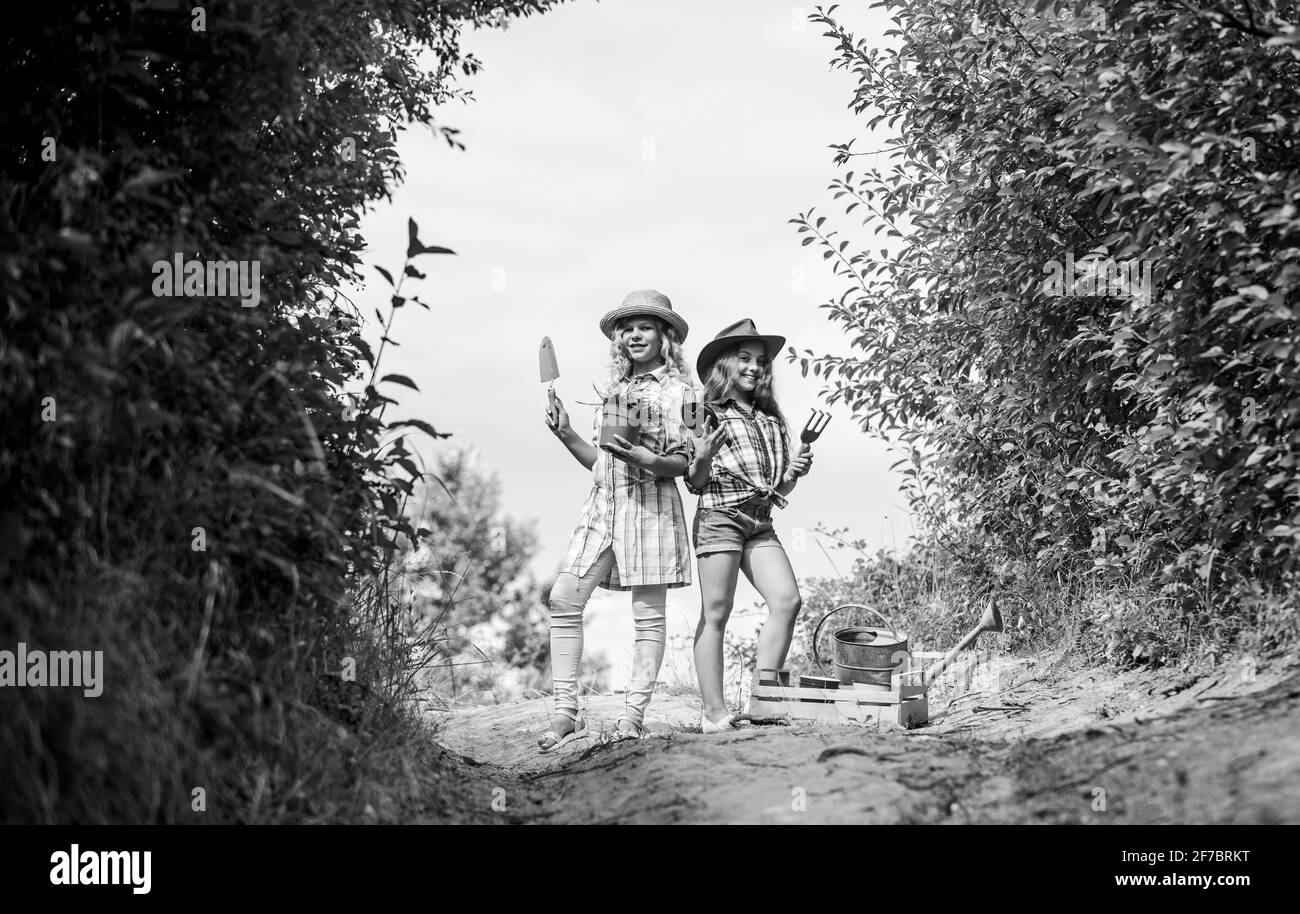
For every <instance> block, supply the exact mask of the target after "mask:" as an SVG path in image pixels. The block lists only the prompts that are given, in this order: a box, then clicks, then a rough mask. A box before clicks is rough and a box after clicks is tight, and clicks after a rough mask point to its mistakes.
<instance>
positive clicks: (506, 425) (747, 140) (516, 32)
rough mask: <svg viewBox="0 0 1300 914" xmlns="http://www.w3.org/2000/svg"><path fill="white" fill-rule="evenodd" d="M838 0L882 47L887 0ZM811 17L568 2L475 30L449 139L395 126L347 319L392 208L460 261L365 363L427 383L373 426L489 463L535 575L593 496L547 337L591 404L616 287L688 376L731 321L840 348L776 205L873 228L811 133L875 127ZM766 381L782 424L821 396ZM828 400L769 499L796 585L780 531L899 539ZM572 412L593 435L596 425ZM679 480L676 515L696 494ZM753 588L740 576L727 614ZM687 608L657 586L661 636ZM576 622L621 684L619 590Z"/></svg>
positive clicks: (402, 394)
mask: <svg viewBox="0 0 1300 914" xmlns="http://www.w3.org/2000/svg"><path fill="white" fill-rule="evenodd" d="M848 6H852V7H854V8H852V9H850V8H847V6H844V7H841V9H840V10H839V11H837V16H839V17H840V18H841V21H844V22H845V23H846V24H848V25H850V26H851V27H852V28H853V29H854V30H855V31H856V32H857V34H858V35H859V37H861V38H864V39H866V41H867V42H868V43H869V44H871V45H880V44H883V43H884V39H882V37H881V36H882V34H883V32H884V30H885V29H887V28H889V23H888V20H887V19H886V18H885V16H884V13H883V11H882V10H879V9H876V10H867V9H866V7H867V4H866V3H865V2H864V3H860V4H850V5H848ZM806 9H807V8H802V9H801V8H797V7H795V6H793V5H791V4H790V3H788V2H768V0H743V2H742V0H727V2H721V0H708V2H698V0H697V2H685V0H603V2H600V3H596V2H594V0H575V2H571V3H567V4H564V5H563V6H560V7H558V8H556V9H554V10H552V11H550V12H548V13H546V14H544V15H541V16H534V17H532V18H530V19H527V20H524V21H517V22H514V23H512V24H511V26H510V28H509V29H508V30H505V31H497V30H492V31H477V32H472V31H471V32H467V33H466V34H465V36H464V41H463V45H464V48H465V49H466V50H467V51H471V52H473V53H474V54H475V55H476V56H477V57H478V58H479V59H480V60H482V61H483V64H484V69H483V71H482V72H481V73H480V74H479V75H477V76H476V77H473V78H471V79H468V80H466V81H465V82H464V85H466V86H467V87H468V88H470V89H472V91H473V93H474V101H472V102H470V103H469V104H468V105H461V104H459V103H458V104H455V105H453V106H450V107H448V108H447V109H446V110H444V111H443V112H441V115H440V116H441V119H442V120H443V121H444V122H445V123H447V124H449V125H451V126H454V127H456V128H459V129H460V131H461V133H460V138H461V140H462V141H463V142H464V143H465V145H466V147H467V148H466V150H465V151H464V152H460V151H455V150H452V149H450V148H449V147H448V146H447V145H446V144H445V143H444V142H442V141H441V140H436V139H434V138H433V137H432V136H431V135H430V134H429V133H428V132H427V131H425V130H423V129H414V130H409V131H407V132H406V133H404V134H403V135H402V138H401V140H400V143H399V151H400V154H401V157H402V159H403V161H404V163H405V165H406V168H407V180H406V182H405V183H404V184H403V185H402V186H401V187H399V188H397V189H396V191H395V193H394V200H393V202H392V204H386V205H384V206H382V207H380V208H379V209H377V210H375V211H373V212H371V213H370V214H368V215H367V217H366V218H365V220H364V222H363V231H364V234H365V237H366V239H367V241H368V244H369V246H370V251H369V253H368V255H367V256H366V262H367V268H366V274H367V277H368V278H371V279H372V281H371V282H370V283H369V284H368V286H367V287H366V288H365V289H364V290H362V291H361V292H360V297H359V300H358V301H359V304H361V305H362V311H363V313H366V314H370V315H373V314H374V309H375V306H378V305H382V304H385V303H386V299H387V295H388V290H387V287H386V285H385V284H384V283H383V281H382V280H380V279H379V278H378V276H377V274H375V273H374V271H373V270H371V269H370V268H369V264H375V263H378V264H380V265H383V266H387V267H388V268H389V269H392V270H394V271H396V270H397V269H398V268H399V267H400V265H401V261H400V258H401V255H402V254H403V253H404V250H405V242H406V220H407V217H408V216H413V217H414V218H415V219H416V221H417V222H418V223H419V225H420V234H421V237H422V239H423V240H424V241H425V243H427V244H438V245H443V246H446V247H450V248H452V249H454V250H455V251H456V252H457V256H455V257H425V258H421V259H420V261H419V266H420V269H421V270H424V271H427V272H428V273H429V278H428V279H427V280H425V281H424V282H422V283H419V284H418V286H419V288H418V289H416V291H418V293H419V294H420V295H421V297H422V298H424V299H425V300H426V301H428V302H430V303H431V304H432V306H433V310H432V311H427V312H426V311H422V310H419V309H416V308H407V309H404V310H403V311H402V313H400V314H399V316H398V319H397V322H396V324H395V326H394V333H393V336H394V337H395V338H396V339H397V340H398V341H399V343H400V344H401V346H400V348H398V349H395V350H393V349H390V350H389V351H388V352H387V353H385V356H384V363H383V365H382V369H383V371H384V372H398V373H401V374H405V375H409V376H410V377H411V378H413V379H414V380H415V381H416V382H417V383H418V384H419V385H420V389H421V393H419V394H416V393H415V392H413V391H410V390H406V389H399V388H395V389H394V391H393V393H394V395H396V396H398V397H399V398H400V399H401V401H402V404H401V408H400V410H397V411H396V412H390V414H389V415H390V416H391V415H394V414H400V415H413V416H418V417H420V418H423V419H425V420H426V421H428V422H430V423H432V424H433V425H434V426H436V427H437V428H438V430H439V431H447V432H452V433H454V435H455V437H454V438H453V439H452V441H454V442H455V443H457V444H459V445H462V446H472V447H473V448H475V449H476V450H477V451H478V453H479V455H480V457H481V460H482V462H483V463H484V465H485V466H486V467H488V468H490V469H491V470H493V471H495V472H496V473H497V474H499V476H500V478H501V481H502V486H503V494H504V500H505V506H506V510H507V512H508V513H509V514H510V515H512V516H514V517H517V518H521V519H525V520H527V519H535V520H536V521H537V529H538V532H539V534H540V537H541V548H540V553H539V555H538V557H537V559H536V560H535V563H534V568H535V570H536V571H537V573H538V575H539V576H540V577H549V576H551V575H553V574H554V571H555V569H556V567H557V565H558V563H559V561H560V559H561V557H562V556H563V553H564V549H565V546H566V543H567V541H568V538H569V535H570V533H571V531H572V529H573V526H574V523H575V521H576V519H577V517H578V514H579V511H580V509H581V506H582V503H583V499H584V498H585V496H586V494H587V492H588V490H589V488H590V485H591V477H590V474H589V473H588V472H587V471H584V470H583V469H582V467H581V466H580V465H579V464H577V462H575V461H574V460H573V458H572V457H570V455H569V454H568V452H567V451H566V450H565V449H564V448H563V446H561V445H560V444H559V443H558V442H557V441H556V440H555V439H554V438H553V436H552V435H551V434H550V432H549V431H548V430H547V429H546V427H545V425H544V424H543V418H542V414H543V410H544V405H545V401H546V397H545V386H544V385H542V384H541V383H540V381H539V380H538V374H537V371H538V369H537V347H538V343H539V342H540V341H541V338H542V336H544V335H549V336H550V337H551V339H552V341H553V342H554V344H555V348H556V353H557V356H558V361H559V366H560V380H559V381H558V382H557V385H556V386H557V390H558V392H559V393H560V395H561V396H562V397H563V398H564V399H565V401H566V403H568V404H570V405H571V406H572V405H573V401H574V400H575V399H582V400H591V399H592V397H591V393H592V390H591V383H592V381H594V380H598V379H600V378H602V377H603V376H604V374H605V362H606V356H607V343H606V341H605V338H604V337H603V336H602V335H601V334H600V331H599V329H598V327H597V322H598V320H599V318H600V316H601V315H602V314H603V313H604V312H605V311H606V310H608V309H609V308H612V307H614V306H615V305H617V304H618V303H619V302H620V301H621V300H622V299H623V297H624V296H625V295H626V294H627V293H628V292H630V291H632V290H633V289H644V288H653V289H658V290H659V291H661V292H663V293H664V294H666V295H668V296H669V298H671V299H672V302H673V306H674V308H675V309H676V310H678V311H679V312H680V313H681V314H682V315H683V316H684V317H685V318H686V320H687V321H688V322H689V324H690V335H689V337H688V338H687V341H686V346H687V359H688V362H690V364H692V365H694V361H695V356H696V355H697V354H698V353H699V350H700V347H701V346H702V345H703V344H704V343H706V342H707V341H708V340H710V339H711V338H712V337H713V336H714V334H716V333H717V332H718V331H719V330H720V329H721V328H722V327H723V326H725V325H727V324H729V323H731V322H732V321H735V320H738V319H740V318H742V317H751V318H753V319H754V321H755V322H756V323H757V325H758V328H759V330H760V331H762V332H768V333H780V334H783V335H785V336H787V337H788V338H789V342H790V344H791V345H794V346H795V347H797V348H799V349H804V348H808V349H812V350H813V351H814V352H819V353H821V352H835V353H841V354H847V353H848V352H849V349H848V347H847V343H846V341H845V340H844V339H843V338H842V337H841V336H840V335H839V334H838V332H837V330H836V328H835V327H833V326H832V325H831V324H830V323H829V322H828V321H827V319H826V317H825V312H823V311H821V310H819V308H818V305H819V304H821V303H822V302H824V301H826V300H827V299H829V298H831V297H832V296H834V295H837V294H839V293H840V292H841V291H842V290H843V289H844V288H845V283H844V281H843V280H840V279H837V278H836V277H834V276H833V275H832V274H831V272H830V269H829V267H828V266H827V265H826V264H825V263H824V262H823V260H822V257H821V254H820V252H819V251H818V249H817V246H815V245H810V246H808V247H801V246H800V244H799V240H800V236H798V235H797V234H796V232H795V227H794V226H792V225H789V224H788V222H787V220H789V219H790V218H791V217H793V216H794V215H795V214H796V213H797V212H800V211H802V210H806V209H808V208H809V207H812V206H816V207H817V209H818V211H819V212H820V213H822V214H825V215H828V216H830V217H831V221H832V222H834V223H835V224H836V225H838V226H839V227H841V228H842V229H845V230H852V229H854V228H857V229H858V231H857V235H856V237H858V238H865V233H864V232H862V230H861V228H860V224H859V223H858V222H857V220H856V219H855V218H853V217H844V216H843V215H842V211H841V210H840V209H839V207H838V205H837V204H836V203H832V200H831V194H830V193H829V192H828V191H827V190H826V186H827V184H828V183H829V182H830V181H831V180H832V179H833V178H834V177H835V176H836V169H835V166H834V165H833V163H832V161H831V157H832V153H831V151H830V150H829V149H828V148H827V147H828V146H829V145H830V144H831V143H838V142H844V141H846V140H848V139H850V138H852V137H853V136H863V139H861V140H859V143H858V148H863V149H871V148H878V147H879V145H880V141H879V140H868V139H867V138H866V137H865V136H864V135H865V133H866V124H865V120H866V118H865V117H859V116H855V115H853V113H852V112H851V111H849V110H848V107H847V106H848V103H849V100H850V99H851V96H852V92H853V89H854V82H853V77H852V75H851V74H849V73H846V72H845V71H843V70H835V71H832V70H831V69H830V67H829V63H830V60H831V58H832V55H833V52H834V46H833V44H832V42H831V40H830V39H828V38H825V37H823V36H822V34H821V31H820V30H819V29H818V28H817V27H816V26H814V25H813V24H811V23H808V22H807V21H806V19H805V16H806ZM858 161H861V162H864V163H865V160H858ZM829 227H830V226H829V225H828V228H829ZM871 246H872V247H879V246H880V242H874V243H872V245H871ZM776 371H777V392H778V395H779V398H780V402H781V405H782V408H783V409H784V410H785V412H786V413H787V416H788V417H789V419H790V420H791V423H792V425H793V429H792V432H793V433H794V434H796V435H797V433H798V431H799V429H800V428H801V427H802V424H803V421H804V419H805V418H806V417H807V416H808V414H809V410H810V409H811V408H812V407H813V406H815V405H816V406H824V404H820V403H818V401H817V393H818V390H819V388H820V383H819V381H818V380H817V379H816V378H813V377H812V376H811V375H810V376H809V377H808V378H807V379H804V378H801V377H800V374H799V370H798V366H797V365H790V364H787V363H786V362H785V360H784V359H780V360H779V361H778V363H777V369H776ZM830 411H831V413H832V415H833V417H834V418H833V419H832V421H831V424H830V426H829V428H828V429H827V431H826V432H825V434H824V435H823V436H822V438H821V440H820V441H819V442H818V443H817V445H816V446H815V449H814V453H815V456H816V461H815V466H814V469H813V472H812V473H811V474H810V475H809V476H808V477H806V478H805V479H804V480H803V481H801V482H800V484H799V487H798V488H797V489H796V490H795V492H794V494H793V496H792V500H791V504H790V507H789V508H787V509H786V510H784V511H778V512H777V520H776V526H777V532H778V534H779V535H780V536H781V537H782V538H783V539H784V540H785V541H786V544H787V548H788V551H789V552H790V557H791V561H792V562H793V564H794V567H795V571H796V573H798V574H800V575H807V576H813V575H827V574H833V573H834V570H833V568H832V566H831V564H830V562H829V561H828V560H827V558H826V556H824V555H823V554H822V551H821V550H820V549H818V548H817V546H816V544H815V543H814V540H813V537H812V536H811V535H807V536H805V537H804V538H803V539H804V546H803V548H802V549H799V548H794V546H795V545H796V544H797V542H798V539H799V537H798V530H797V528H800V527H802V528H804V529H806V530H811V529H812V528H813V527H814V526H816V525H817V524H819V523H820V524H823V525H826V526H828V527H848V528H850V529H851V531H852V534H853V535H854V536H860V537H863V538H865V539H867V540H868V541H869V542H871V543H873V544H881V545H884V546H886V547H888V546H890V545H892V544H893V543H894V542H897V544H898V545H900V546H901V545H902V544H903V542H904V540H905V538H906V537H907V535H908V534H909V532H910V530H911V527H910V524H909V520H908V518H907V514H906V511H905V505H904V501H903V498H902V496H901V495H900V494H899V492H898V485H897V479H896V477H894V476H892V475H891V474H890V472H889V470H888V467H889V465H890V464H891V463H892V462H893V461H894V460H895V459H896V455H891V454H890V453H889V452H888V451H887V450H886V448H885V446H884V445H883V444H881V443H880V442H879V441H877V440H875V439H873V438H870V437H868V436H866V435H865V434H863V433H862V432H861V431H859V430H858V428H857V427H856V426H855V425H854V424H853V423H852V422H851V421H850V419H849V416H848V413H847V411H846V410H845V409H844V408H843V407H842V406H838V405H837V406H836V407H833V408H831V410H830ZM577 420H578V421H581V422H582V423H583V427H586V423H588V422H589V421H590V415H589V413H580V414H579V415H578V417H577ZM421 447H424V448H425V449H426V451H429V452H431V451H432V448H433V445H431V444H428V443H427V441H426V442H425V443H423V444H422V445H421ZM681 491H682V496H683V499H684V501H685V503H686V506H687V516H688V518H689V517H691V516H693V514H694V508H695V499H694V498H693V497H691V496H690V495H689V494H688V493H686V491H685V489H684V488H682V490H681ZM832 555H835V554H834V553H832ZM835 561H836V563H837V564H838V565H839V567H840V570H845V569H847V567H848V565H849V563H850V559H849V557H848V556H847V555H845V554H844V553H840V554H839V555H838V556H836V558H835ZM756 599H757V594H756V593H755V592H754V591H753V590H752V589H751V588H750V587H749V585H748V583H747V582H744V581H743V580H742V582H741V585H740V589H739V591H738V593H737V597H736V611H737V612H742V611H744V610H747V609H750V608H751V607H752V606H753V603H754V601H755V600H756ZM698 610H699V590H698V588H697V587H696V586H694V585H693V586H691V587H689V588H681V589H677V590H672V591H669V633H670V636H671V635H677V636H682V635H684V634H686V633H688V632H691V631H693V630H694V624H695V619H696V617H697V615H698ZM738 624H744V621H743V620H741V621H740V622H739V623H738ZM587 629H588V645H589V647H590V648H592V649H596V650H603V651H605V652H606V654H607V656H608V657H609V659H610V660H611V662H612V663H613V664H614V668H615V670H614V672H615V675H614V680H613V685H615V686H616V687H621V686H622V684H623V680H624V678H625V677H626V674H627V670H628V667H629V663H630V656H631V645H632V622H631V614H630V600H629V596H628V595H627V594H626V593H623V594H609V593H608V592H607V591H598V592H597V595H596V596H595V597H594V598H593V599H592V601H591V603H590V604H589V606H588V625H587ZM670 659H671V658H670ZM680 661H681V658H680V657H678V658H677V660H676V662H678V663H680Z"/></svg>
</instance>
